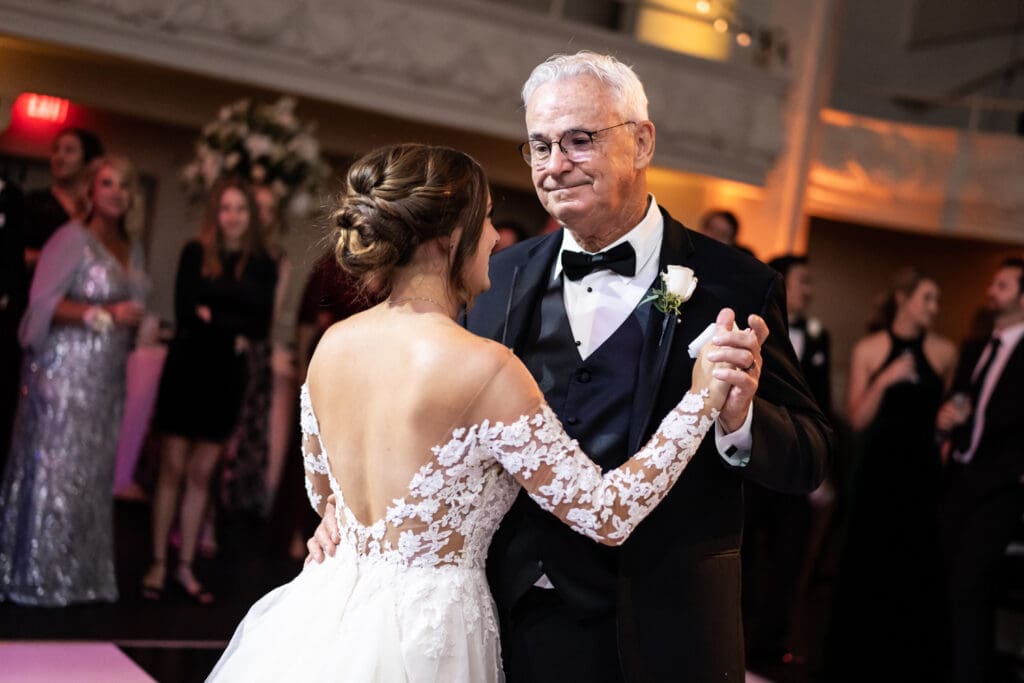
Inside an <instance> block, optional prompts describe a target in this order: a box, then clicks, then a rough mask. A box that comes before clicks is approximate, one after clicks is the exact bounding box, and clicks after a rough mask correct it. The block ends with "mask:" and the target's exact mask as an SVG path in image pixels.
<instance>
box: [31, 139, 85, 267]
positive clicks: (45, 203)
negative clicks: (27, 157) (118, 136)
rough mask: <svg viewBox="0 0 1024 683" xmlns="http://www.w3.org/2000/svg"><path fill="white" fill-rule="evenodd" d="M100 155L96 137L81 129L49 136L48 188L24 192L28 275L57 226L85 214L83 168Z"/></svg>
mask: <svg viewBox="0 0 1024 683" xmlns="http://www.w3.org/2000/svg"><path fill="white" fill-rule="evenodd" d="M101 154H103V144H102V143H101V142H100V139H99V138H98V137H96V135H95V133H92V132H90V131H87V130H85V129H84V128H65V129H63V130H61V131H60V132H59V133H57V136H56V137H55V138H54V139H53V145H52V147H51V150H50V177H51V178H52V182H51V184H50V187H48V188H46V189H44V190H35V191H33V192H29V193H27V194H26V195H25V263H26V264H27V265H28V269H29V275H30V276H31V274H32V271H33V270H35V267H36V261H38V260H39V252H40V251H42V249H43V245H44V244H46V241H47V240H48V239H50V236H51V235H53V233H54V232H56V230H57V228H59V227H60V226H62V225H64V224H65V223H67V222H68V221H70V220H71V219H72V218H79V219H83V218H84V217H85V213H86V200H85V191H86V178H85V168H86V166H88V165H89V162H90V161H92V160H93V159H95V158H96V157H98V156H100V155H101Z"/></svg>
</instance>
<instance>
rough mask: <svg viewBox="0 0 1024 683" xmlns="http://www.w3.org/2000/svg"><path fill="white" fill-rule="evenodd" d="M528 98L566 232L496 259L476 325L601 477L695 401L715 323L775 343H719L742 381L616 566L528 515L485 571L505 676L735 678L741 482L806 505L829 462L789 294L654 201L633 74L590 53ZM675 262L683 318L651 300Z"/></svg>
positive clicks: (535, 169)
mask: <svg viewBox="0 0 1024 683" xmlns="http://www.w3.org/2000/svg"><path fill="white" fill-rule="evenodd" d="M523 94H524V97H523V99H524V103H525V105H526V125H527V133H528V136H529V140H528V142H526V143H524V144H523V145H522V147H521V149H522V151H523V156H524V159H525V160H526V161H527V163H528V164H529V165H530V167H531V170H532V175H533V182H534V185H535V187H536V190H537V195H538V197H539V198H540V201H541V203H542V204H543V205H544V207H545V209H547V211H548V213H549V214H550V215H551V216H553V217H554V218H555V219H557V220H558V221H559V222H560V223H561V224H562V225H563V226H564V229H563V230H560V231H557V232H555V233H553V234H550V235H545V236H543V237H539V238H537V239H535V240H530V241H527V242H524V243H521V244H519V245H516V246H514V247H511V248H510V249H507V250H506V251H504V252H502V253H501V254H498V255H497V256H495V257H494V259H493V260H492V265H491V290H490V291H489V292H487V293H485V294H484V295H482V296H481V297H480V298H479V299H478V300H477V302H476V304H475V305H474V307H473V309H472V311H471V313H470V315H469V318H468V323H469V328H470V329H471V330H472V331H474V332H476V333H478V334H481V335H483V336H487V337H491V338H493V339H496V340H499V341H501V342H503V343H504V344H506V345H508V346H510V347H512V348H513V349H514V350H515V351H516V353H517V354H518V355H519V356H520V357H521V358H522V359H523V361H524V362H525V363H526V365H527V367H528V368H530V370H531V372H533V374H534V376H535V377H536V378H537V380H538V383H539V384H540V386H541V389H542V390H543V391H544V393H545V397H546V398H547V400H548V402H549V403H550V404H551V406H552V408H553V409H554V410H555V412H556V413H557V414H558V415H559V418H560V419H561V420H562V422H563V424H564V425H565V427H566V429H567V431H568V432H569V434H570V435H572V436H573V437H574V438H576V439H577V440H578V441H579V442H580V443H581V445H582V446H583V448H584V450H585V451H586V452H587V453H588V454H590V455H591V456H592V457H593V458H594V459H595V460H596V461H597V462H598V463H599V464H600V465H601V466H602V468H604V469H606V470H607V469H609V468H613V467H615V466H617V465H619V464H620V463H622V462H624V461H625V460H626V458H627V457H628V456H629V455H630V454H631V453H633V452H634V451H636V450H637V449H638V448H639V447H640V446H641V445H642V444H643V443H644V442H645V441H646V439H647V438H648V437H649V436H650V435H651V434H652V432H653V431H654V429H655V428H656V427H657V425H658V423H659V422H660V420H661V418H662V417H663V416H664V415H665V414H666V413H667V412H668V411H669V410H670V409H671V408H672V406H673V405H675V402H676V401H678V400H679V398H680V397H681V396H682V395H683V393H684V392H685V391H686V389H687V387H688V385H689V382H690V372H691V368H692V363H693V361H692V360H691V358H690V357H689V355H688V353H687V345H688V344H689V342H690V341H691V340H693V339H694V338H695V337H697V336H698V335H699V334H700V333H701V332H702V331H703V330H704V329H705V328H706V327H707V326H708V325H709V323H712V322H714V321H715V320H716V317H717V318H718V320H719V321H720V322H725V323H726V324H730V323H731V322H732V319H733V311H735V318H736V320H737V321H745V322H747V323H748V324H749V325H750V326H751V328H752V330H755V331H756V330H758V329H760V330H761V331H762V334H759V335H756V334H751V333H750V331H739V330H738V328H737V330H736V331H734V332H733V333H732V334H731V335H727V336H728V338H727V339H723V340H722V341H723V342H724V343H727V344H728V345H729V346H731V347H732V348H731V349H730V350H729V351H728V352H725V353H727V356H726V359H727V360H728V361H729V362H731V363H732V364H733V365H734V366H736V367H737V368H743V369H744V370H745V371H744V370H735V371H734V375H733V376H732V378H731V383H733V384H734V387H733V390H732V392H731V394H730V397H729V401H728V403H727V405H726V407H725V409H723V412H722V415H721V417H720V419H719V425H718V428H717V430H716V437H715V438H709V439H707V440H706V441H705V443H704V444H703V446H702V447H701V451H700V452H699V453H698V455H697V456H696V457H695V458H694V460H693V461H692V462H691V464H690V466H689V469H688V470H687V472H686V473H685V474H684V476H683V477H682V479H681V480H680V481H679V483H678V484H677V485H676V487H675V489H674V490H673V491H672V493H670V494H669V496H668V497H667V498H666V499H665V500H664V501H663V502H662V504H661V505H660V506H659V508H658V509H657V510H655V511H654V512H653V513H652V514H651V516H650V517H649V518H648V519H647V520H646V521H645V522H644V524H642V525H641V526H640V527H639V528H638V529H637V531H636V532H635V533H634V534H633V536H632V537H631V538H630V540H629V541H627V542H626V544H624V545H623V546H622V547H621V548H620V549H606V548H602V547H599V546H597V545H596V544H593V543H591V542H589V541H587V540H586V539H585V538H583V537H582V536H577V535H575V534H573V533H572V532H571V531H570V530H569V529H568V528H566V527H565V526H564V525H561V524H559V523H558V521H557V520H556V519H555V518H553V517H552V516H551V515H548V514H546V513H544V512H543V511H542V510H541V509H540V508H539V507H537V506H536V505H535V504H534V503H533V502H532V501H531V500H530V499H529V498H528V497H527V496H521V497H520V498H519V500H518V501H517V502H516V504H515V505H514V506H513V508H512V510H511V511H510V513H509V514H508V516H507V517H506V519H505V521H504V522H503V524H502V526H501V528H500V529H499V531H498V534H497V535H496V537H495V540H494V543H493V545H492V546H491V551H490V554H489V556H488V564H487V566H488V574H489V576H490V579H491V586H492V590H493V593H494V596H495V599H496V601H497V604H498V608H499V612H500V616H501V620H502V643H503V645H502V647H503V653H504V658H505V666H506V673H507V675H508V678H509V680H510V681H547V680H551V681H555V680H559V681H564V680H587V681H623V680H629V681H662V680H685V681H709V680H733V681H739V680H741V679H742V676H743V637H742V627H741V623H740V604H739V601H740V557H739V547H740V538H741V531H742V526H743V521H742V520H743V480H744V479H750V480H752V481H757V482H759V483H761V484H763V485H765V486H768V487H770V488H772V489H776V490H782V491H788V492H791V493H806V492H808V491H810V490H813V489H814V488H815V487H816V486H817V485H818V483H819V482H820V481H821V478H822V476H823V473H824V470H825V464H826V461H827V458H828V454H829V450H830V447H831V432H830V430H829V428H828V426H827V423H826V420H825V418H824V416H823V415H822V413H821V411H820V410H819V409H818V407H817V405H816V404H815V401H814V399H813V398H812V396H811V394H810V392H809V391H808V389H807V386H806V384H805V383H804V381H803V379H802V378H801V376H800V371H799V370H798V368H797V366H796V358H795V357H794V356H793V352H792V350H791V348H790V345H789V343H788V340H787V339H786V323H785V318H784V312H783V311H784V293H783V289H782V282H781V279H780V278H779V277H778V275H777V274H775V273H774V272H773V271H772V270H771V269H769V268H768V267H766V266H764V265H763V264H761V263H759V262H757V261H756V260H755V259H752V258H750V257H749V256H747V255H745V254H742V253H740V252H739V251H737V250H735V249H733V248H730V247H727V246H725V245H722V244H720V243H718V242H716V241H714V240H711V239H708V238H706V237H704V236H703V235H700V234H698V233H695V232H692V231H690V230H688V229H686V228H685V227H683V226H682V225H681V224H680V223H678V222H677V221H675V220H674V219H673V218H672V217H671V216H670V215H669V214H668V212H666V211H665V210H664V209H662V208H661V207H659V206H658V205H657V202H656V201H655V199H654V197H653V196H651V195H650V194H649V193H648V190H647V177H646V173H647V168H648V165H649V164H650V161H651V157H652V156H653V153H654V143H655V130H654V125H653V124H652V123H651V122H650V121H649V120H648V118H647V107H646V96H645V95H644V92H643V86H642V85H641V84H640V82H639V80H638V79H637V78H636V76H635V74H634V73H633V72H632V70H631V69H629V68H628V67H626V66H625V65H623V64H621V63H620V62H618V61H617V60H615V59H613V58H611V57H605V56H601V55H595V54H592V53H580V54H578V55H574V56H567V57H555V58H552V59H551V60H548V61H547V62H545V63H544V64H541V65H540V66H538V67H537V69H535V70H534V72H533V74H532V75H531V77H530V79H529V80H528V81H527V84H526V86H525V88H524V92H523ZM670 265H679V266H685V267H688V268H691V269H692V270H693V271H694V272H695V274H696V276H697V278H698V280H699V283H698V285H697V288H696V290H695V292H694V293H693V296H692V298H690V299H689V301H687V302H685V303H684V304H683V307H682V313H681V315H679V316H675V315H665V314H664V313H662V312H661V311H659V310H658V309H657V308H656V307H654V306H652V305H651V303H650V302H649V301H646V299H647V297H648V295H649V294H650V292H651V290H652V288H653V287H654V286H656V285H657V284H658V273H660V272H662V271H664V270H665V269H666V268H667V267H668V266H670ZM725 307H731V310H725V311H723V308H725ZM765 324H766V326H767V330H768V331H770V334H769V335H768V337H767V341H766V343H765V344H764V346H761V343H760V340H762V339H763V338H764V334H763V331H764V328H765ZM755 391H756V395H755Z"/></svg>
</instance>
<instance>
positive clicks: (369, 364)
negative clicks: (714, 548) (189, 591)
mask: <svg viewBox="0 0 1024 683" xmlns="http://www.w3.org/2000/svg"><path fill="white" fill-rule="evenodd" d="M487 197H488V192H487V180H486V177H485V176H484V173H483V170H482V169H481V168H480V167H479V165H477V163H476V162H475V161H473V160H472V159H471V158H470V157H468V156H466V155H465V154H462V153H461V152H457V151H455V150H452V149H448V148H444V147H428V146H425V145H415V144H406V145H396V146H393V147H386V148H383V149H380V150H377V151H375V152H371V153H370V154H368V155H367V156H366V157H364V158H363V159H361V160H359V161H357V162H356V163H355V164H354V165H353V166H352V168H351V169H350V170H349V173H348V183H347V188H346V190H345V193H344V196H343V198H342V199H341V202H340V206H339V207H338V209H337V211H336V212H335V221H336V225H337V249H336V251H337V256H338V259H339V261H340V262H341V265H342V267H343V268H344V269H345V270H346V271H347V272H349V273H350V274H352V275H354V276H357V277H359V278H361V279H362V281H363V282H364V283H367V286H368V287H370V288H371V289H373V290H375V291H378V292H381V293H382V294H384V295H385V299H384V300H383V302H382V303H380V304H378V305H376V306H374V307H372V308H370V309H368V310H366V311H364V312H361V313H358V314H356V315H354V316H352V317H350V318H348V319H346V320H344V321H342V322H339V323H337V324H335V325H333V326H332V327H331V328H330V329H329V330H328V331H327V332H326V334H325V335H324V337H323V339H322V340H321V342H320V344H319V346H318V347H317V350H316V352H315V354H314V356H313V359H312V361H311V363H310V367H309V374H308V375H307V378H306V383H305V385H304V386H303V389H302V395H301V414H302V431H303V457H304V461H305V466H306V476H307V480H306V488H307V493H308V494H309V498H310V501H311V502H312V504H313V506H314V507H315V508H316V509H317V511H318V512H319V513H320V514H323V511H324V508H325V505H326V502H327V498H328V497H329V496H333V497H334V500H335V502H336V506H337V507H336V509H337V516H336V517H337V521H338V526H339V528H340V530H341V539H340V545H339V547H338V549H337V552H336V553H335V554H334V555H333V556H331V557H329V558H327V559H326V560H325V561H324V562H323V563H322V564H319V563H315V562H312V563H309V564H307V565H306V567H305V568H304V569H303V571H302V573H301V574H299V576H298V577H297V578H295V579H294V580H293V581H292V582H291V583H289V584H287V585H285V586H282V587H280V588H278V589H276V590H274V591H272V592H271V593H269V594H268V595H266V596H265V597H264V598H262V599H261V600H260V601H259V602H257V603H256V605H254V606H253V607H252V609H251V610H250V611H249V614H248V616H247V617H246V618H245V620H244V621H243V622H242V624H241V625H240V626H239V628H238V630H237V631H236V633H235V636H234V638H233V639H232V640H231V642H230V643H229V645H228V648H227V650H226V651H225V653H224V655H223V657H222V658H221V660H220V662H219V663H218V664H217V667H216V668H215V669H214V671H213V673H212V674H211V675H210V678H209V679H208V680H210V681H278V680H285V679H288V680H305V681H326V680H352V681H369V680H381V681H407V680H422V681H495V680H499V679H500V678H501V676H502V673H501V657H500V654H499V647H498V626H497V618H496V614H495V608H494V603H493V601H492V599H491V596H490V593H489V591H488V586H487V579H486V576H485V573H484V561H485V559H486V555H487V548H488V546H489V545H490V542H491V538H492V536H493V535H494V531H495V529H496V528H497V526H498V523H499V522H500V521H501V519H502V517H503V516H504V515H505V513H506V512H507V511H508V509H509V507H510V506H511V505H512V502H513V500H514V499H515V497H516V495H517V494H518V493H519V491H520V488H521V487H524V488H526V489H527V491H528V492H529V493H530V495H531V496H532V497H533V498H534V499H535V500H536V501H537V502H538V503H539V504H540V505H541V506H542V507H544V508H545V509H546V510H548V511H550V512H551V513H552V514H553V515H554V518H557V519H558V520H560V521H561V523H564V524H567V525H569V526H570V527H571V528H572V529H574V530H575V531H577V532H578V533H580V534H582V535H585V536H588V537H589V538H591V539H593V540H594V541H596V542H599V543H603V544H606V545H619V544H621V543H622V542H624V541H625V540H626V538H628V537H629V535H630V533H632V531H633V529H634V528H635V527H636V525H637V524H639V523H640V522H641V521H642V520H643V518H644V517H645V516H646V515H647V514H648V513H649V512H650V511H651V510H653V509H654V507H655V506H656V505H657V504H658V502H659V501H660V500H661V499H662V498H663V497H664V496H665V495H666V493H667V492H668V491H669V489H670V488H671V487H672V485H673V483H674V482H675V481H676V480H677V479H678V477H679V476H680V474H682V472H683V469H684V468H685V467H686V465H687V464H688V462H689V460H690V458H691V457H692V456H693V454H694V453H695V451H696V450H697V448H698V446H699V445H700V443H701V440H702V439H703V437H704V435H705V434H706V433H707V430H708V429H709V428H710V427H711V425H712V424H713V421H714V418H715V416H716V415H717V413H718V410H719V409H720V408H721V406H722V404H723V403H724V401H725V396H726V394H727V393H728V390H729V386H730V385H728V384H726V383H725V382H724V381H722V380H721V379H718V375H719V373H720V372H721V371H724V370H725V368H719V367H718V366H717V364H715V363H712V362H710V361H709V360H707V350H705V351H703V352H702V355H701V357H700V359H699V360H698V362H697V363H696V364H695V365H694V370H693V383H692V387H691V390H690V392H689V393H687V394H686V395H685V397H684V398H683V400H682V401H681V402H680V403H679V404H678V405H677V406H676V407H675V409H673V410H672V411H671V412H670V413H669V414H668V416H667V417H666V418H665V420H664V421H663V422H662V423H661V426H660V428H659V429H658V431H657V432H656V433H655V434H654V436H653V437H652V438H651V440H650V441H649V442H648V443H647V445H646V446H645V447H644V448H643V449H642V450H641V451H639V452H638V453H637V454H636V455H634V456H633V457H632V458H630V459H629V460H628V461H627V462H625V463H624V464H622V465H621V466H620V467H618V468H615V469H611V470H609V471H608V472H607V473H602V470H601V468H600V467H599V466H598V465H596V464H595V463H594V462H593V461H591V460H590V459H589V458H588V457H587V456H586V455H585V454H584V453H583V452H582V451H581V450H580V448H579V446H578V445H577V443H576V442H575V441H573V440H571V439H570V438H569V437H568V436H567V435H566V433H565V431H564V430H563V428H562V425H561V424H560V423H559V421H558V419H557V418H556V417H555V415H554V413H553V412H552V410H551V408H550V407H549V406H548V405H547V403H546V402H545V400H544V398H543V394H542V393H541V391H540V389H539V387H538V386H537V384H536V382H535V381H534V380H533V377H532V376H531V375H530V373H529V371H528V370H527V369H526V367H525V366H524V365H523V363H522V362H521V361H520V360H519V359H518V358H516V356H514V355H513V354H512V351H511V350H510V349H508V348H507V347H505V346H502V345H500V344H498V343H496V342H493V341H490V340H485V339H483V338H480V337H477V336H475V335H473V334H471V333H470V332H468V331H467V330H465V329H464V328H463V327H462V326H460V325H459V324H458V322H457V318H458V316H459V313H460V311H462V310H463V309H465V308H466V307H468V306H471V305H472V303H473V299H474V298H475V297H476V296H477V295H478V294H480V293H481V292H483V291H484V290H486V289H487V288H488V286H489V284H490V282H489V278H488V259H489V256H490V254H491V252H492V250H493V249H494V246H495V244H496V243H497V240H498V234H497V232H496V231H495V230H494V227H493V226H492V225H491V223H490V219H489V216H488V214H489V206H488V205H489V201H488V198H487ZM708 348H711V345H710V344H709V345H708ZM714 348H717V347H714ZM554 518H553V519H554Z"/></svg>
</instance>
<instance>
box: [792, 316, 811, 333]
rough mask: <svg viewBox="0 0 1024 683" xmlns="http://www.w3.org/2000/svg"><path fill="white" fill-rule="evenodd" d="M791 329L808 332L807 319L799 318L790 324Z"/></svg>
mask: <svg viewBox="0 0 1024 683" xmlns="http://www.w3.org/2000/svg"><path fill="white" fill-rule="evenodd" d="M789 329H791V330H803V331H804V332H806V331H807V318H797V319H796V320H794V321H793V322H791V323H790V324H789Z"/></svg>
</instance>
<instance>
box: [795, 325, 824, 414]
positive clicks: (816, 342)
mask: <svg viewBox="0 0 1024 683" xmlns="http://www.w3.org/2000/svg"><path fill="white" fill-rule="evenodd" d="M800 369H801V370H802V371H803V373H804V379H805V380H807V386H809V387H810V389H811V395H812V396H814V399H815V400H816V401H817V402H818V407H819V408H821V412H823V413H825V415H831V414H832V378H831V376H830V373H831V370H832V340H831V338H830V337H829V334H828V330H820V331H819V332H818V334H817V335H815V336H813V337H812V336H811V334H810V333H809V332H807V331H806V330H805V331H804V353H803V356H802V357H801V358H800Z"/></svg>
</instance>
